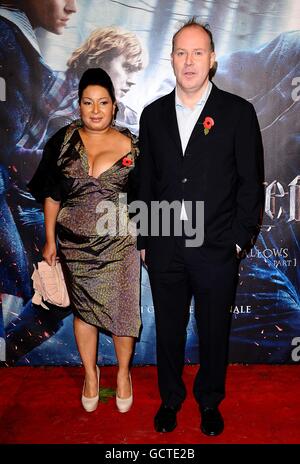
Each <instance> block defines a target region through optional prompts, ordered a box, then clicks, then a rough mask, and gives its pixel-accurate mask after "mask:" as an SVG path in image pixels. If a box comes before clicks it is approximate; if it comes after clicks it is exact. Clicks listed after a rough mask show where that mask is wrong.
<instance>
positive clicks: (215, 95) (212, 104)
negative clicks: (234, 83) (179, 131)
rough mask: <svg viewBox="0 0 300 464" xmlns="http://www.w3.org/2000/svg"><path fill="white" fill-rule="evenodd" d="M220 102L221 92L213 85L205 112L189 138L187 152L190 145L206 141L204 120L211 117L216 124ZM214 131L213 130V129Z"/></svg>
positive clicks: (202, 112)
mask: <svg viewBox="0 0 300 464" xmlns="http://www.w3.org/2000/svg"><path fill="white" fill-rule="evenodd" d="M219 104H220V101H219V90H218V88H217V87H216V86H215V85H214V84H213V85H212V89H211V92H210V94H209V97H208V99H207V101H206V103H205V105H204V107H203V110H202V111H201V114H200V116H199V118H198V120H197V122H196V124H195V126H194V128H193V130H192V133H191V136H190V138H189V141H188V144H187V146H186V151H188V150H189V145H190V144H191V143H192V142H193V141H194V140H195V139H197V140H198V142H201V140H204V138H205V137H206V135H205V134H204V126H203V122H204V119H205V118H206V117H207V116H209V117H211V118H212V119H214V121H215V122H216V114H217V112H218V107H219ZM212 130H213V128H212Z"/></svg>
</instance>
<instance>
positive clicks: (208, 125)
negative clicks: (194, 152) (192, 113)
mask: <svg viewBox="0 0 300 464" xmlns="http://www.w3.org/2000/svg"><path fill="white" fill-rule="evenodd" d="M214 125H215V121H214V120H213V118H211V117H210V116H206V118H205V119H204V122H203V126H204V134H205V135H207V134H208V133H209V131H210V129H211V128H212V126H214Z"/></svg>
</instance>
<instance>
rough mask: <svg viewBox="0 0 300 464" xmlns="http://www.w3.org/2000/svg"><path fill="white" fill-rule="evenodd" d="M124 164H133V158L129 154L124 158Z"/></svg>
mask: <svg viewBox="0 0 300 464" xmlns="http://www.w3.org/2000/svg"><path fill="white" fill-rule="evenodd" d="M122 164H123V166H132V164H133V160H132V159H131V158H129V156H126V158H123V160H122Z"/></svg>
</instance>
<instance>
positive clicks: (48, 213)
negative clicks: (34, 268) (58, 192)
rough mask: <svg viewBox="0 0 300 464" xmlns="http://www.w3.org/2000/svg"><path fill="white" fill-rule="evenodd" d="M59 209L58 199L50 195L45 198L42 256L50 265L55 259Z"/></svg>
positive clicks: (53, 263) (52, 264)
mask: <svg viewBox="0 0 300 464" xmlns="http://www.w3.org/2000/svg"><path fill="white" fill-rule="evenodd" d="M59 210H60V201H55V200H53V199H52V198H51V197H47V198H45V201H44V216H45V233H46V243H45V245H44V248H43V258H44V260H45V261H46V262H47V263H48V264H49V265H50V266H54V265H55V261H56V234H55V227H56V218H57V215H58V212H59Z"/></svg>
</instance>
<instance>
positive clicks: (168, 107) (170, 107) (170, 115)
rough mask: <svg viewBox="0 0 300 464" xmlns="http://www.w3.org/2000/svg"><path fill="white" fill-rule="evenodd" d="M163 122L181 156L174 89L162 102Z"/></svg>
mask: <svg viewBox="0 0 300 464" xmlns="http://www.w3.org/2000/svg"><path fill="white" fill-rule="evenodd" d="M164 124H165V126H166V130H167V132H169V134H170V136H171V139H172V140H173V142H174V144H175V145H176V147H177V150H178V152H179V154H180V155H181V156H182V146H181V140H180V134H179V129H178V123H177V116H176V108H175V89H174V90H173V92H171V93H170V94H169V95H167V97H166V99H165V102H164Z"/></svg>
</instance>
